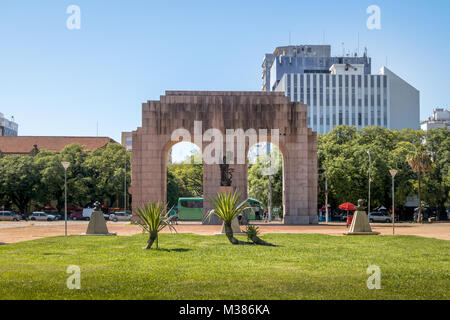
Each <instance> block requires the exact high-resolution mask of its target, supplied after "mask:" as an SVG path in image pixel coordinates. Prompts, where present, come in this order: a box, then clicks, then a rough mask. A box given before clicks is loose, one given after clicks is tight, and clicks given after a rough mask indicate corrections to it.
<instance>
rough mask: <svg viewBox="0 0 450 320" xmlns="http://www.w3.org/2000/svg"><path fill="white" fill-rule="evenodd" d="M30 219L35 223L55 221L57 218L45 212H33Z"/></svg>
mask: <svg viewBox="0 0 450 320" xmlns="http://www.w3.org/2000/svg"><path fill="white" fill-rule="evenodd" d="M30 219H31V220H33V221H55V220H56V217H55V216H54V215H52V214H48V213H45V212H33V214H32V215H31V216H30Z"/></svg>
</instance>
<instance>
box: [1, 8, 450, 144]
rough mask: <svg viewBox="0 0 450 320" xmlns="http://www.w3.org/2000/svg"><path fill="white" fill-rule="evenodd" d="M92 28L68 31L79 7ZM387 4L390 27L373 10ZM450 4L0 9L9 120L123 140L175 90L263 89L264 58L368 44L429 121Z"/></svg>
mask: <svg viewBox="0 0 450 320" xmlns="http://www.w3.org/2000/svg"><path fill="white" fill-rule="evenodd" d="M72 4H75V5H78V6H79V7H80V8H81V30H72V31H71V30H68V29H67V28H66V20H67V18H68V17H69V15H68V14H67V13H66V9H67V7H68V6H69V5H72ZM372 4H375V5H378V6H379V7H380V8H381V30H368V29H367V28H366V20H367V17H368V14H366V8H367V7H368V6H369V5H372ZM449 14H450V1H447V0H442V1H437V0H433V1H400V0H396V1H392V0H391V1H378V0H370V1H365V0H358V1H331V0H330V1H327V0H322V1H299V0H296V1H262V0H260V1H243V0H241V1H234V0H227V1H223V0H222V1H214V0H209V1H194V0H192V1H149V0H145V1H144V0H142V1H135V0H129V1H111V0H110V1H102V0H89V1H85V0H71V1H64V0H46V1H44V0H42V1H32V0H30V1H24V0H2V1H1V2H0V36H1V42H0V49H1V50H0V112H3V113H4V114H5V115H6V116H8V117H10V116H11V115H13V116H14V117H15V119H16V121H17V122H18V123H19V134H20V135H83V136H95V135H96V134H97V129H96V128H97V125H96V124H97V121H98V123H99V135H100V136H109V137H112V138H113V139H116V140H117V141H119V140H120V132H121V131H129V130H134V129H136V127H137V126H140V125H141V103H142V102H144V101H146V100H151V99H158V98H159V96H160V95H162V94H164V91H165V90H174V89H180V90H260V87H261V72H262V69H261V62H262V58H263V56H264V53H267V52H272V51H273V49H274V48H275V47H276V46H279V45H286V44H289V33H290V34H291V37H290V38H291V44H323V43H324V39H325V44H330V45H331V46H332V54H333V55H340V54H341V53H342V42H343V43H344V46H345V48H346V50H351V51H354V50H356V49H357V38H358V33H359V39H360V52H362V50H363V48H364V47H367V48H368V53H369V56H371V57H372V59H373V60H372V62H373V66H372V72H373V73H377V72H378V70H379V68H380V67H381V66H382V65H385V63H386V57H387V62H388V63H387V66H388V67H389V68H390V69H391V70H392V71H394V72H395V73H397V74H398V75H399V76H401V77H402V78H404V79H405V80H407V81H408V82H410V83H411V84H412V85H413V86H414V87H416V88H417V89H418V90H420V92H421V119H425V118H427V117H428V116H429V115H430V114H431V112H432V109H433V108H435V107H442V106H448V105H449V103H448V102H449V98H448V97H449V96H448V89H449V87H450V86H449V83H450V81H449V80H450V76H449V70H450V68H449V67H450V63H449V61H450V53H449V52H450V42H449V41H448V39H450V19H449Z"/></svg>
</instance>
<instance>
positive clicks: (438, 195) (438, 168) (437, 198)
mask: <svg viewBox="0 0 450 320" xmlns="http://www.w3.org/2000/svg"><path fill="white" fill-rule="evenodd" d="M426 148H427V151H428V152H429V153H430V156H431V158H432V159H433V167H434V170H433V171H431V172H429V173H428V174H427V175H426V176H425V177H423V181H424V185H423V189H422V191H423V199H424V201H425V202H426V203H427V204H429V205H430V206H432V207H435V208H437V209H438V211H439V212H440V213H441V214H444V213H445V208H446V205H447V206H449V203H448V201H449V199H450V131H449V130H447V129H446V128H441V129H432V130H429V131H427V134H426Z"/></svg>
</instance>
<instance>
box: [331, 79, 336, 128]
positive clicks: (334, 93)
mask: <svg viewBox="0 0 450 320" xmlns="http://www.w3.org/2000/svg"><path fill="white" fill-rule="evenodd" d="M330 77H331V79H332V85H331V86H332V87H333V97H332V100H333V107H336V76H330ZM333 125H335V124H333Z"/></svg>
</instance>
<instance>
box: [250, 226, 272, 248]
mask: <svg viewBox="0 0 450 320" xmlns="http://www.w3.org/2000/svg"><path fill="white" fill-rule="evenodd" d="M244 232H245V233H246V234H247V239H248V240H250V241H252V242H253V243H255V244H259V245H262V246H271V247H275V246H276V245H274V244H272V243H269V242H266V241H264V240H262V239H260V238H259V237H258V235H259V233H260V232H259V227H255V226H253V225H251V224H249V225H248V226H247V229H246V230H245V231H244Z"/></svg>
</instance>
